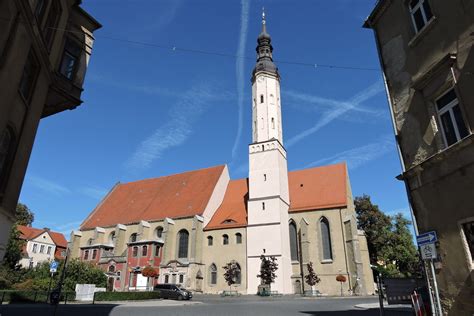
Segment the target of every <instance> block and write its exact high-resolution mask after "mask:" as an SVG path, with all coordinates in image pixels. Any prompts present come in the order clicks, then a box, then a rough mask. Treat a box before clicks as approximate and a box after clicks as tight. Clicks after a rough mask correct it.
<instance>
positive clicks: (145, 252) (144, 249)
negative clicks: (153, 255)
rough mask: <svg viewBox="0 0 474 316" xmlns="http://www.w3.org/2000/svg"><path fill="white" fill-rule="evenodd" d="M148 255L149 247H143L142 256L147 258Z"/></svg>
mask: <svg viewBox="0 0 474 316" xmlns="http://www.w3.org/2000/svg"><path fill="white" fill-rule="evenodd" d="M147 255H148V247H147V246H143V248H142V256H143V257H146V256H147Z"/></svg>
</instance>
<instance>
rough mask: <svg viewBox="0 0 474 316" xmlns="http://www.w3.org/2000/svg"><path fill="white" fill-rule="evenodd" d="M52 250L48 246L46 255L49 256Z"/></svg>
mask: <svg viewBox="0 0 474 316" xmlns="http://www.w3.org/2000/svg"><path fill="white" fill-rule="evenodd" d="M52 249H53V248H52V247H51V246H48V252H47V254H48V255H50V254H51V250H52Z"/></svg>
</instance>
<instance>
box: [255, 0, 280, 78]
mask: <svg viewBox="0 0 474 316" xmlns="http://www.w3.org/2000/svg"><path fill="white" fill-rule="evenodd" d="M271 42H272V38H271V36H270V34H268V33H267V19H266V14H265V8H262V32H261V33H260V34H259V35H258V38H257V48H256V51H257V64H256V65H255V68H254V71H253V76H252V77H253V78H252V80H253V79H255V75H256V73H257V72H259V71H265V72H267V73H273V74H275V75H276V76H277V77H279V74H278V69H277V67H276V66H275V64H274V63H273V56H272V54H273V46H272V44H271Z"/></svg>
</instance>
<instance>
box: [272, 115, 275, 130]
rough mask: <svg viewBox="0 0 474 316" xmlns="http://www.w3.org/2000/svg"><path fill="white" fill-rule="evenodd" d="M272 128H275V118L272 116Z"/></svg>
mask: <svg viewBox="0 0 474 316" xmlns="http://www.w3.org/2000/svg"><path fill="white" fill-rule="evenodd" d="M272 128H273V129H275V119H274V118H273V117H272Z"/></svg>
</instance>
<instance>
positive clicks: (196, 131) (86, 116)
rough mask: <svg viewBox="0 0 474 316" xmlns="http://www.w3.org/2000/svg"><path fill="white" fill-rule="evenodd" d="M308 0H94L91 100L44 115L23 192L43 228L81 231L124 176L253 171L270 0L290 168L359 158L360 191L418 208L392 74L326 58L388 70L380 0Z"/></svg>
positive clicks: (355, 171) (88, 5) (397, 207)
mask: <svg viewBox="0 0 474 316" xmlns="http://www.w3.org/2000/svg"><path fill="white" fill-rule="evenodd" d="M296 3H297V4H295V2H294V1H290V0H265V1H262V0H242V1H237V0H227V1H217V0H216V1H211V0H173V1H172V0H160V1H154V0H122V1H120V5H119V4H118V2H117V1H116V0H101V1H91V0H85V1H83V7H84V8H85V9H86V10H87V11H88V12H89V13H90V14H91V15H93V16H94V17H95V18H97V19H98V20H99V21H100V22H101V23H102V24H103V26H104V27H103V28H102V29H101V30H99V31H98V32H97V33H96V34H95V36H96V42H95V44H94V51H93V55H92V58H91V62H90V64H89V69H88V73H87V76H86V83H85V86H84V89H85V91H84V93H83V100H84V104H83V105H82V106H80V107H79V108H77V109H76V110H73V111H67V112H64V113H60V114H58V115H54V116H52V117H49V118H46V119H44V120H42V121H41V123H40V127H39V129H38V133H37V137H36V142H35V145H34V148H33V152H32V155H31V159H30V163H29V167H28V171H27V175H26V178H25V182H24V185H23V189H22V193H21V197H20V200H21V202H23V203H25V204H27V205H28V206H29V207H30V208H31V209H32V210H33V211H34V212H35V216H36V219H35V222H34V226H37V227H50V228H51V229H54V230H58V231H61V232H64V233H67V234H68V235H69V232H70V231H71V230H72V229H75V228H77V227H78V226H79V224H80V223H81V222H82V221H83V220H84V219H85V218H86V216H87V215H88V214H89V213H90V212H91V211H92V210H93V209H94V207H95V206H96V205H97V204H98V203H99V202H100V200H101V199H102V198H103V197H104V195H105V194H106V193H107V192H108V191H109V190H110V189H111V188H112V187H113V185H114V184H115V183H117V182H118V181H120V182H128V181H133V180H139V179H144V178H152V177H159V176H162V175H167V174H173V173H178V172H183V171H187V170H193V169H197V168H204V167H209V166H214V165H219V164H224V163H226V164H228V165H229V167H230V171H231V177H232V178H234V179H236V178H243V177H246V176H247V167H248V166H247V159H248V156H247V145H248V144H249V143H250V142H251V83H250V75H251V71H252V68H253V66H254V64H255V59H254V58H255V46H256V38H257V36H258V34H259V32H260V29H261V8H262V6H265V8H266V14H267V27H268V31H269V33H270V34H271V35H272V40H273V46H274V59H275V62H276V64H277V66H278V67H279V69H280V74H281V77H282V80H281V91H282V96H281V100H282V110H283V114H282V115H283V137H284V143H285V146H286V148H287V151H288V167H289V169H290V170H295V169H302V168H307V167H312V166H318V165H324V164H330V163H334V162H339V161H347V163H348V166H349V175H350V179H351V182H352V190H353V194H354V196H357V195H360V194H363V193H367V194H369V195H370V196H371V197H372V200H373V202H375V203H377V204H379V206H380V207H381V208H382V209H383V210H385V211H386V212H387V213H395V212H397V211H402V212H406V213H407V210H408V204H407V199H406V195H405V191H404V187H403V184H402V182H400V181H398V180H396V179H395V176H396V175H398V174H399V173H400V164H399V160H398V156H397V152H396V148H395V143H394V137H393V132H392V126H391V120H390V115H389V111H388V106H387V99H386V95H385V92H384V89H383V82H382V76H381V73H380V71H374V70H348V69H340V68H328V67H325V65H335V66H348V67H357V68H368V69H379V61H378V57H377V52H376V49H375V44H374V38H373V34H372V32H371V31H370V30H367V29H363V28H362V23H363V21H364V19H365V17H366V16H367V15H368V14H369V13H370V11H371V10H372V8H373V6H374V3H375V1H374V0H333V1H314V0H311V1H310V0H299V1H298V2H296ZM139 43H144V44H139ZM147 44H150V45H147ZM202 52H214V53H222V54H223V55H224V56H222V55H219V54H207V53H202ZM232 56H239V57H237V58H236V57H232ZM242 57H245V58H242ZM279 61H280V62H279ZM297 63H304V64H307V65H298V64H297ZM407 214H408V213H407ZM68 235H67V236H68Z"/></svg>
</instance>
